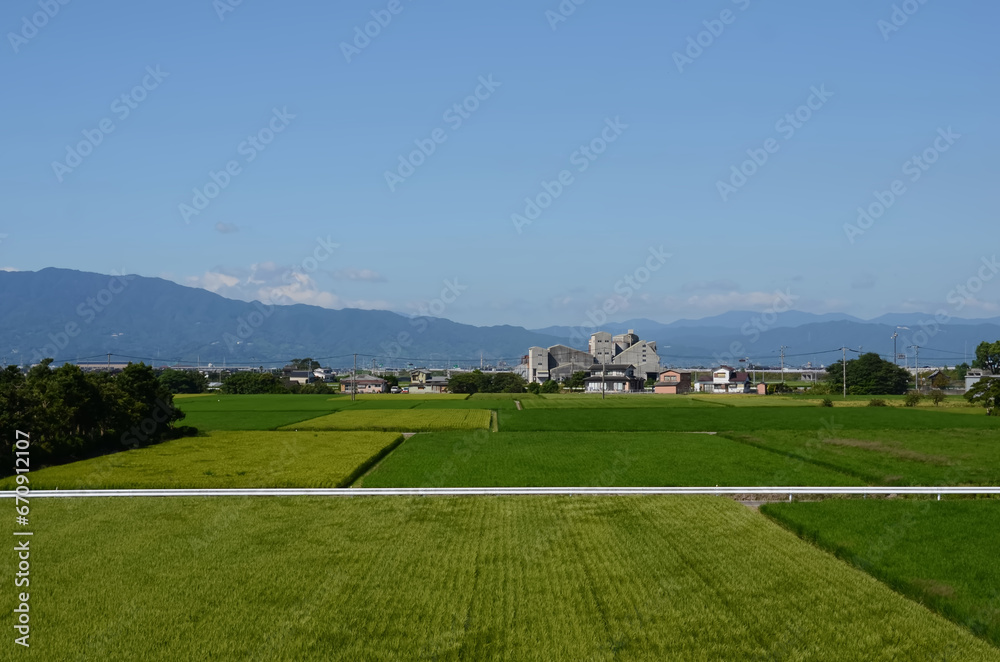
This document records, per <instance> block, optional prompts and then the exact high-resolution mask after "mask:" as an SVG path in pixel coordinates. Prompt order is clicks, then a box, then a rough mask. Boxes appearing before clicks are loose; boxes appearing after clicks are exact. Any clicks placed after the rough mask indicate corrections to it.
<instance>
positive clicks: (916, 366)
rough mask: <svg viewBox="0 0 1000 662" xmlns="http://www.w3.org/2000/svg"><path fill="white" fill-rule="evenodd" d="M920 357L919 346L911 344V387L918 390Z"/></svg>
mask: <svg viewBox="0 0 1000 662" xmlns="http://www.w3.org/2000/svg"><path fill="white" fill-rule="evenodd" d="M919 358H920V346H919V345H913V388H914V389H915V390H916V391H917V393H919V392H920V363H919V362H918V359H919Z"/></svg>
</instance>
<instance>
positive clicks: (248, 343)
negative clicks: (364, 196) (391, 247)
mask: <svg viewBox="0 0 1000 662" xmlns="http://www.w3.org/2000/svg"><path fill="white" fill-rule="evenodd" d="M556 342H558V339H557V340H556ZM539 344H544V345H551V344H553V338H552V337H550V336H547V335H543V334H540V333H536V332H531V331H527V330H525V329H523V328H521V327H515V326H491V327H476V326H470V325H467V324H457V323H455V322H452V321H450V320H447V319H440V318H416V319H411V318H409V317H406V316H404V315H399V314H397V313H392V312H388V311H378V310H356V309H344V310H329V309H326V308H320V307H317V306H307V305H301V304H296V305H291V306H271V307H268V306H265V305H264V304H261V303H259V302H257V303H247V302H244V301H235V300H232V299H226V298H224V297H221V296H219V295H216V294H213V293H211V292H208V291H206V290H202V289H197V288H191V287H184V286H182V285H178V284H176V283H173V282H171V281H167V280H163V279H160V278H145V277H141V276H125V277H122V278H118V277H114V276H106V275H100V274H94V273H87V272H81V271H73V270H68V269H43V270H41V271H37V272H27V271H24V272H0V359H4V360H6V361H7V362H9V363H20V362H21V361H24V362H26V363H28V362H36V361H37V360H39V359H40V358H42V357H43V356H51V357H54V358H55V359H56V361H57V362H61V361H66V360H79V359H83V358H85V357H95V360H99V358H100V355H102V354H106V353H107V352H113V353H115V354H118V355H122V356H134V357H141V358H147V357H148V358H157V359H162V360H164V361H165V360H167V359H180V360H183V361H192V362H193V361H197V360H199V359H200V361H201V362H202V363H205V362H208V361H213V362H221V361H223V360H227V361H229V362H265V361H285V360H288V359H291V358H294V357H304V356H311V357H314V358H319V357H340V358H336V359H331V360H330V361H329V363H330V364H331V365H334V366H337V365H344V366H346V365H348V364H349V363H350V362H351V361H352V360H353V357H350V356H345V355H351V354H353V353H354V352H358V353H359V354H367V355H377V356H378V357H379V358H378V360H379V361H380V362H382V363H386V362H387V361H391V363H392V364H395V365H405V364H406V363H408V362H410V360H418V361H417V362H418V363H428V359H430V362H432V363H433V364H434V365H441V366H445V365H448V364H450V363H454V362H455V361H456V360H458V359H461V360H462V361H463V362H464V363H466V364H467V363H468V362H470V361H473V360H474V361H476V362H478V361H479V358H480V353H482V355H483V357H484V358H485V359H486V360H497V359H506V360H507V362H508V363H516V362H517V361H519V357H520V356H521V355H523V354H525V353H526V352H527V349H528V347H530V346H532V345H539ZM358 362H359V364H361V365H365V364H367V365H370V364H371V358H370V357H366V356H362V357H359V359H358Z"/></svg>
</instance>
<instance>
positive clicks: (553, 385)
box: [539, 379, 559, 393]
mask: <svg viewBox="0 0 1000 662" xmlns="http://www.w3.org/2000/svg"><path fill="white" fill-rule="evenodd" d="M539 391H540V392H542V393H558V392H559V382H557V381H555V380H552V379H546V380H545V382H543V383H542V386H541V388H540V389H539Z"/></svg>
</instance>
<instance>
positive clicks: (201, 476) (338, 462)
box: [0, 431, 402, 490]
mask: <svg viewBox="0 0 1000 662" xmlns="http://www.w3.org/2000/svg"><path fill="white" fill-rule="evenodd" d="M401 440H402V436H401V435H399V434H398V433H387V432H244V431H235V432H234V431H217V432H212V433H210V434H209V435H208V436H206V437H188V438H184V439H176V440H174V441H168V442H165V443H162V444H158V445H156V446H150V447H148V448H139V449H135V450H127V451H123V452H121V453H115V454H113V455H105V456H102V457H97V458H93V459H89V460H82V461H80V462H73V463H71V464H64V465H60V466H55V467H48V468H46V469H42V470H41V471H35V472H32V473H31V474H30V477H31V486H32V488H33V489H39V490H44V489H63V490H65V489H140V488H142V489H151V488H178V487H190V488H230V487H342V486H344V485H346V484H348V483H350V482H351V481H352V480H353V478H354V477H356V476H357V475H359V474H360V473H361V472H362V471H363V470H364V469H365V468H367V467H368V466H369V465H370V464H371V463H373V462H374V461H375V460H377V459H378V458H379V457H381V456H382V455H383V454H384V453H386V452H388V451H389V450H391V449H392V447H393V446H395V445H396V444H397V443H399V442H400V441H401ZM13 487H14V479H13V478H6V479H4V480H3V481H0V489H5V490H10V489H13Z"/></svg>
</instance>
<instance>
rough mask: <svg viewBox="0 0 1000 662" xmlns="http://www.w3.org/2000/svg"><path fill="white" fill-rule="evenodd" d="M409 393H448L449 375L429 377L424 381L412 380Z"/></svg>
mask: <svg viewBox="0 0 1000 662" xmlns="http://www.w3.org/2000/svg"><path fill="white" fill-rule="evenodd" d="M406 392H407V393H447V392H448V378H447V377H429V378H427V379H426V380H425V381H422V382H414V381H411V382H410V388H409V390H408V391H406Z"/></svg>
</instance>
